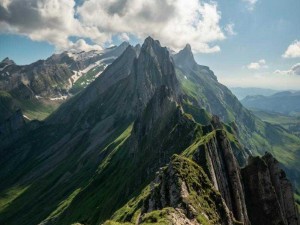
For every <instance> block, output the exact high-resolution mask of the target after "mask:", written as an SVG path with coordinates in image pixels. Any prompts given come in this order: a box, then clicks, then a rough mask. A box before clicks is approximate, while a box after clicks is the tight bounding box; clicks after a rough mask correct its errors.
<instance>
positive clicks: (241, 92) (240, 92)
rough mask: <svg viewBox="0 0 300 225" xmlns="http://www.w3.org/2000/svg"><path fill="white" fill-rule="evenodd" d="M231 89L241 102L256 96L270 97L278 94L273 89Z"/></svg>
mask: <svg viewBox="0 0 300 225" xmlns="http://www.w3.org/2000/svg"><path fill="white" fill-rule="evenodd" d="M229 89H230V90H231V91H232V93H233V94H234V95H235V96H236V97H237V98H238V99H239V100H242V99H243V98H245V97H247V96H254V95H263V96H270V95H273V94H275V93H277V92H278V91H276V90H272V89H266V88H255V87H252V88H243V87H230V88H229Z"/></svg>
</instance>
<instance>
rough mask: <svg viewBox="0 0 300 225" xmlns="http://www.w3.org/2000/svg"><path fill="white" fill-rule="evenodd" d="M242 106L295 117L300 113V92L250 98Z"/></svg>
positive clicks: (245, 99)
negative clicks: (294, 115)
mask: <svg viewBox="0 0 300 225" xmlns="http://www.w3.org/2000/svg"><path fill="white" fill-rule="evenodd" d="M241 102H242V104H243V105H244V106H246V107H247V108H253V109H259V110H263V111H267V112H276V113H282V114H285V115H293V114H299V113H300V91H297V92H291V91H284V92H278V93H276V94H273V95H271V96H267V97H266V96H261V95H258V96H248V97H246V98H244V99H243V100H242V101H241Z"/></svg>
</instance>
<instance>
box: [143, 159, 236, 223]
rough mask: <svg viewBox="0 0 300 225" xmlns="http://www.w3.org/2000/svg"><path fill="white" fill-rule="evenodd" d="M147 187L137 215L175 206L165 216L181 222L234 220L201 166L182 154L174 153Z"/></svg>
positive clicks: (228, 221) (224, 221)
mask: <svg viewBox="0 0 300 225" xmlns="http://www.w3.org/2000/svg"><path fill="white" fill-rule="evenodd" d="M150 187H151V193H150V196H149V197H148V198H147V199H146V200H145V202H144V205H143V207H142V212H141V213H142V216H141V219H143V214H145V213H149V212H152V211H154V210H161V209H164V208H167V207H172V208H174V209H176V210H175V211H174V212H173V213H171V214H170V215H168V216H169V217H171V218H176V217H179V218H181V219H182V221H185V222H184V224H234V221H233V219H232V216H231V214H230V212H229V210H228V208H227V207H226V204H225V203H224V201H223V199H222V197H221V195H220V194H219V193H218V192H216V191H215V190H214V189H213V186H212V184H211V182H210V181H209V179H208V178H207V176H206V174H205V173H204V171H203V170H202V168H201V167H200V166H198V165H197V164H196V163H194V162H193V161H191V160H189V159H187V158H185V157H182V156H178V155H174V156H173V157H172V159H171V162H170V164H169V165H168V166H167V167H166V168H163V169H161V170H160V171H159V172H158V173H157V176H156V179H155V180H154V182H153V183H152V184H151V186H150ZM180 215H181V216H180ZM183 215H184V216H183ZM183 218H185V219H183ZM172 224H176V223H172ZM177 224H179V223H177Z"/></svg>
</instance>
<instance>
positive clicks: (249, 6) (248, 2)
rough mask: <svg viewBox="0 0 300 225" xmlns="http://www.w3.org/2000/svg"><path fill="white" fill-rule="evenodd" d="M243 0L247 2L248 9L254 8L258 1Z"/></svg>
mask: <svg viewBox="0 0 300 225" xmlns="http://www.w3.org/2000/svg"><path fill="white" fill-rule="evenodd" d="M242 1H243V2H245V3H246V4H247V9H248V10H249V11H252V10H254V8H255V5H256V3H257V0H242Z"/></svg>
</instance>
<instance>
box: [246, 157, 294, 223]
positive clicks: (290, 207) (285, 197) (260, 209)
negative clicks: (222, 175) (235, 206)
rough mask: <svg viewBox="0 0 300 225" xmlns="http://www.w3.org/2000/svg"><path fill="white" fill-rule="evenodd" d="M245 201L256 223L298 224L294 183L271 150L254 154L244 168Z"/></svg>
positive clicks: (251, 218)
mask: <svg viewBox="0 0 300 225" xmlns="http://www.w3.org/2000/svg"><path fill="white" fill-rule="evenodd" d="M242 175H243V181H244V185H245V193H246V204H247V208H248V212H249V218H250V220H251V223H252V224H253V225H256V224H257V225H258V224H282V225H287V224H291V225H299V215H298V212H297V209H296V206H295V201H294V197H293V189H292V186H291V183H290V182H289V181H288V179H287V178H286V176H285V173H284V171H283V170H281V169H280V167H279V164H278V161H277V160H276V159H274V158H273V156H272V155H271V154H269V153H266V154H265V155H264V156H263V157H262V158H259V157H252V158H250V159H249V165H248V166H246V167H245V168H243V169H242Z"/></svg>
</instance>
